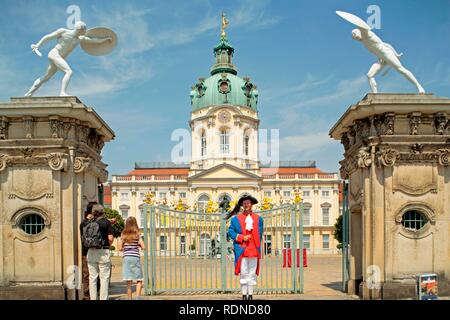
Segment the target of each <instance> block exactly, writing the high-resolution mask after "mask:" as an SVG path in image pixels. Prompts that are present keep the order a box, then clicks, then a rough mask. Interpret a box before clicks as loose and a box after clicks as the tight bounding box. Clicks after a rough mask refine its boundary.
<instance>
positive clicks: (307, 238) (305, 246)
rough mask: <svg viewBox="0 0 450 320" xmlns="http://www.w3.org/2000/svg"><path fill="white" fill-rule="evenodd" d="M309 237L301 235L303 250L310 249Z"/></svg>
mask: <svg viewBox="0 0 450 320" xmlns="http://www.w3.org/2000/svg"><path fill="white" fill-rule="evenodd" d="M310 241H311V235H309V234H304V235H303V248H305V249H309V248H310V247H311V242H310Z"/></svg>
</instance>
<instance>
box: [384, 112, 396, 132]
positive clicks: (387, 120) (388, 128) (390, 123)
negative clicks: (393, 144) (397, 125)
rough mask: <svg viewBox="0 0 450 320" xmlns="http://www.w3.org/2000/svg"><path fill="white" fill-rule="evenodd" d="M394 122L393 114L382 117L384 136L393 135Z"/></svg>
mask: <svg viewBox="0 0 450 320" xmlns="http://www.w3.org/2000/svg"><path fill="white" fill-rule="evenodd" d="M394 121H395V114H393V113H388V114H386V116H385V117H384V132H383V134H384V135H393V134H394Z"/></svg>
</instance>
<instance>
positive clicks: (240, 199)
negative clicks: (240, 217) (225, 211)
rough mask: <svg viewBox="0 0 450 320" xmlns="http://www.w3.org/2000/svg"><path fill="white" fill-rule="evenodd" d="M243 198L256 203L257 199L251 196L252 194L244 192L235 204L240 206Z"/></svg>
mask: <svg viewBox="0 0 450 320" xmlns="http://www.w3.org/2000/svg"><path fill="white" fill-rule="evenodd" d="M244 200H250V201H251V202H252V204H257V203H258V200H256V198H255V197H253V196H252V195H250V194H244V195H243V196H242V197H240V198H239V201H238V203H237V205H236V206H239V207H240V206H242V203H244Z"/></svg>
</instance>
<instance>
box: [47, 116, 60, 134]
mask: <svg viewBox="0 0 450 320" xmlns="http://www.w3.org/2000/svg"><path fill="white" fill-rule="evenodd" d="M49 124H50V130H51V132H52V138H60V130H61V122H60V121H59V120H50V122H49Z"/></svg>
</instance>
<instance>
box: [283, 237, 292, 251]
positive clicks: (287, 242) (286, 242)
mask: <svg viewBox="0 0 450 320" xmlns="http://www.w3.org/2000/svg"><path fill="white" fill-rule="evenodd" d="M283 248H284V249H290V248H291V235H290V234H285V235H283Z"/></svg>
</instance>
